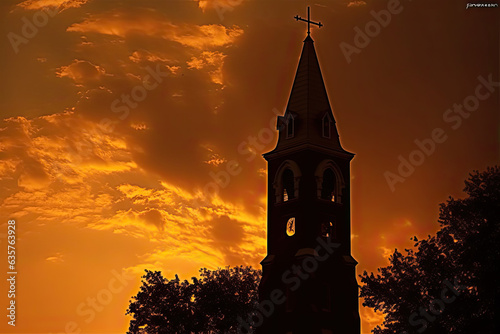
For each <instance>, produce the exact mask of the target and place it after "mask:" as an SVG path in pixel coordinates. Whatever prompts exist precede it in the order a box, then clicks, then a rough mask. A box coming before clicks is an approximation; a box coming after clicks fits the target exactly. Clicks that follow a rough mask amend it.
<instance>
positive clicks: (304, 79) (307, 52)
mask: <svg viewBox="0 0 500 334" xmlns="http://www.w3.org/2000/svg"><path fill="white" fill-rule="evenodd" d="M287 110H290V111H293V112H296V113H300V114H305V113H310V112H314V111H323V112H325V111H327V110H330V112H331V108H330V102H329V100H328V95H327V93H326V88H325V83H324V82H323V76H322V75H321V69H320V67H319V62H318V57H317V56H316V51H315V49H314V41H313V39H312V38H311V36H309V35H308V36H307V37H306V39H305V40H304V47H303V48H302V54H301V55H300V61H299V66H298V68H297V73H296V74H295V80H294V82H293V86H292V91H291V93H290V98H289V100H288V105H287ZM332 116H333V115H332ZM332 119H333V117H332Z"/></svg>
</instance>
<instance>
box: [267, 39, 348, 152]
mask: <svg viewBox="0 0 500 334" xmlns="http://www.w3.org/2000/svg"><path fill="white" fill-rule="evenodd" d="M291 116H292V117H293V122H294V124H293V127H294V130H293V136H289V135H288V133H287V130H286V127H287V125H286V123H287V120H288V119H289V118H290V117H291ZM324 119H326V121H327V122H328V121H329V122H330V123H329V127H328V130H329V136H325V135H324V131H325V130H324V122H325V121H324ZM278 128H279V129H280V134H279V139H278V143H277V145H276V148H275V149H274V150H273V151H272V152H276V151H277V150H278V149H285V148H288V147H297V146H298V145H301V144H312V145H314V146H320V147H323V148H327V149H330V150H335V151H338V152H345V153H347V152H346V151H345V150H344V149H343V148H342V146H341V144H340V140H339V135H338V131H337V127H336V125H335V118H334V117H333V113H332V109H331V107H330V101H329V99H328V94H327V92H326V88H325V83H324V81H323V76H322V74H321V69H320V66H319V62H318V57H317V56H316V50H315V49H314V41H313V39H312V38H311V36H310V35H308V36H307V37H306V39H305V40H304V45H303V48H302V54H301V55H300V60H299V65H298V67H297V72H296V74H295V80H294V82H293V85H292V90H291V92H290V97H289V99H288V104H287V107H286V111H285V115H284V117H279V118H278ZM272 152H269V153H272Z"/></svg>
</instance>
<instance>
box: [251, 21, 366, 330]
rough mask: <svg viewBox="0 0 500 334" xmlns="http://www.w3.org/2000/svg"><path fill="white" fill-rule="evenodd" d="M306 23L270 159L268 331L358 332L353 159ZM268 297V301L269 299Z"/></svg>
mask: <svg viewBox="0 0 500 334" xmlns="http://www.w3.org/2000/svg"><path fill="white" fill-rule="evenodd" d="M295 18H296V19H297V20H301V21H305V22H307V23H308V34H307V37H306V39H305V40H304V45H303V48H302V53H301V56H300V60H299V64H298V68H297V72H296V75H295V80H294V82H293V85H292V90H291V93H290V98H289V100H288V105H287V107H286V109H285V112H284V115H283V116H278V120H277V130H278V131H279V138H278V142H277V144H276V147H275V148H274V149H273V150H272V151H270V152H268V153H265V154H264V158H265V159H266V160H267V162H268V216H267V256H266V257H265V258H264V259H263V260H262V262H261V264H262V269H263V275H262V281H261V283H260V286H259V298H260V301H261V305H263V304H262V303H263V302H264V303H265V304H268V305H269V302H271V303H272V304H273V307H272V312H267V314H264V317H263V321H262V323H261V324H259V325H260V326H256V327H257V333H262V334H264V333H265V334H281V333H282V334H337V333H342V334H359V333H360V318H359V306H358V285H357V281H356V272H355V267H356V264H357V262H356V260H355V259H354V258H353V257H352V256H351V218H350V210H351V206H350V161H351V159H352V158H353V157H354V154H352V153H350V152H347V151H346V150H344V149H343V148H342V146H341V144H340V140H339V135H338V132H337V127H336V123H335V118H334V116H333V113H332V110H331V107H330V102H329V100H328V95H327V92H326V88H325V84H324V82H323V77H322V75H321V70H320V67H319V62H318V58H317V56H316V51H315V49H314V41H313V40H312V38H311V36H310V33H309V25H310V24H311V23H312V24H315V25H318V26H320V27H321V23H316V22H313V21H311V20H310V19H309V13H308V18H307V20H305V19H302V18H300V17H297V16H296V17H295ZM278 296H279V297H280V298H278ZM265 301H267V303H266V302H265Z"/></svg>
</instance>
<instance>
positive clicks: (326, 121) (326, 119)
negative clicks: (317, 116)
mask: <svg viewBox="0 0 500 334" xmlns="http://www.w3.org/2000/svg"><path fill="white" fill-rule="evenodd" d="M331 127H332V120H331V119H330V115H328V113H326V114H325V116H323V137H325V138H330V132H331Z"/></svg>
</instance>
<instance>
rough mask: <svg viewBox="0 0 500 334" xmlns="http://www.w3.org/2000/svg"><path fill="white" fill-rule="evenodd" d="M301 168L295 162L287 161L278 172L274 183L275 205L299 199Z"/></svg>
mask: <svg viewBox="0 0 500 334" xmlns="http://www.w3.org/2000/svg"><path fill="white" fill-rule="evenodd" d="M301 175H302V174H301V172H300V168H299V166H298V165H297V163H296V162H295V161H293V160H285V161H283V162H282V163H281V165H280V166H279V167H278V170H277V171H276V176H275V177H274V181H273V188H274V196H275V202H274V203H275V204H278V203H283V202H286V201H289V200H291V199H294V198H298V197H299V188H300V187H299V184H300V177H301Z"/></svg>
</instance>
